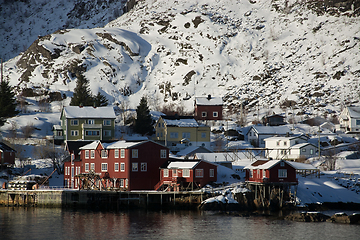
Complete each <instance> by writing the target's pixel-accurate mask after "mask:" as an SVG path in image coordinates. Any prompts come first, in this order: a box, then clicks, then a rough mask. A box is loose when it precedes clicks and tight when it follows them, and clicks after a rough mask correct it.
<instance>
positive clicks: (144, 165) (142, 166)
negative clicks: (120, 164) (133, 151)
mask: <svg viewBox="0 0 360 240" xmlns="http://www.w3.org/2000/svg"><path fill="white" fill-rule="evenodd" d="M140 171H141V172H147V163H146V162H142V163H141V166H140Z"/></svg>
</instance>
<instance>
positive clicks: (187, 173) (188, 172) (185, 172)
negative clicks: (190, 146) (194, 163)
mask: <svg viewBox="0 0 360 240" xmlns="http://www.w3.org/2000/svg"><path fill="white" fill-rule="evenodd" d="M183 177H190V169H183Z"/></svg>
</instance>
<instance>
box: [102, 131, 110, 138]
mask: <svg viewBox="0 0 360 240" xmlns="http://www.w3.org/2000/svg"><path fill="white" fill-rule="evenodd" d="M103 135H104V137H111V130H104V132H103Z"/></svg>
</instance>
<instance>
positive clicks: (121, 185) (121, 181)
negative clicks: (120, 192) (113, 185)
mask: <svg viewBox="0 0 360 240" xmlns="http://www.w3.org/2000/svg"><path fill="white" fill-rule="evenodd" d="M124 182H125V181H124V179H123V178H121V179H120V187H122V188H123V187H124Z"/></svg>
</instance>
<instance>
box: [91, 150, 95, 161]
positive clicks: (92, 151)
mask: <svg viewBox="0 0 360 240" xmlns="http://www.w3.org/2000/svg"><path fill="white" fill-rule="evenodd" d="M90 158H91V159H94V158H95V150H90Z"/></svg>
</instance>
